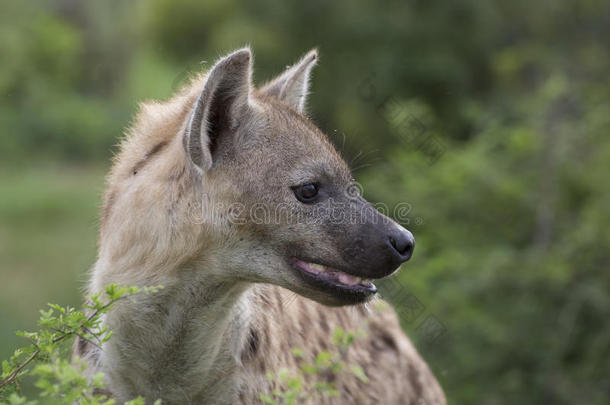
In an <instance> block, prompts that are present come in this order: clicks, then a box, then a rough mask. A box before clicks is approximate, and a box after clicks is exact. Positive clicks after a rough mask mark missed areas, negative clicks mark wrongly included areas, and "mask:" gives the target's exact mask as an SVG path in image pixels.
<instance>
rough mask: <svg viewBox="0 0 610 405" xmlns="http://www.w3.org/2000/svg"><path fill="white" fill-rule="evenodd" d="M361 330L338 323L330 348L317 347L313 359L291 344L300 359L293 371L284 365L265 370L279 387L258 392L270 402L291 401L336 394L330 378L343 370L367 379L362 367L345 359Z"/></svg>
mask: <svg viewBox="0 0 610 405" xmlns="http://www.w3.org/2000/svg"><path fill="white" fill-rule="evenodd" d="M364 334H365V332H364V331H362V330H357V331H354V332H351V331H345V330H343V328H341V327H339V326H338V327H336V328H335V329H334V331H333V335H332V340H331V341H332V345H333V349H332V350H324V351H321V352H320V353H318V354H317V355H316V356H315V357H314V358H313V359H308V354H307V353H306V352H305V351H304V350H303V349H301V348H298V347H297V348H293V349H292V355H293V356H294V357H295V358H296V359H298V360H299V361H300V364H299V369H298V371H297V373H291V372H290V371H289V370H288V369H286V368H282V369H280V370H279V371H278V372H277V374H273V373H267V379H268V380H269V381H272V382H276V383H277V385H279V386H280V387H282V388H281V389H279V388H276V389H273V390H272V391H271V393H263V394H260V396H259V397H260V399H261V400H262V401H263V402H264V403H266V404H270V405H279V404H285V405H295V404H297V403H299V401H302V400H305V399H308V398H311V397H313V396H314V395H316V394H317V395H322V396H329V397H338V396H339V390H338V389H337V387H336V385H335V383H334V380H335V377H336V376H337V375H338V374H340V373H343V372H350V373H352V374H353V375H354V376H355V377H356V378H358V379H359V380H360V381H362V382H363V383H368V381H369V379H368V377H367V376H366V374H365V372H364V370H363V369H362V367H360V366H359V365H356V364H348V363H347V362H346V357H347V353H348V350H349V348H350V346H351V345H352V343H353V342H354V341H355V340H356V339H358V338H361V337H363V336H364Z"/></svg>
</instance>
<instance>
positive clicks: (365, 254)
mask: <svg viewBox="0 0 610 405" xmlns="http://www.w3.org/2000/svg"><path fill="white" fill-rule="evenodd" d="M384 225H385V226H376V227H372V228H369V229H368V232H367V231H364V230H361V231H360V232H359V233H360V235H361V238H358V239H359V241H358V242H359V243H358V242H356V246H355V247H354V249H353V250H352V249H348V251H350V250H351V252H349V253H348V254H351V258H352V260H355V261H360V264H361V266H362V267H361V271H362V272H363V273H364V274H363V275H364V276H365V277H369V278H374V279H375V278H382V277H386V276H388V275H390V274H392V273H394V272H395V271H396V269H398V268H399V267H400V265H401V264H402V263H404V262H406V261H407V260H409V259H410V258H411V256H412V255H413V250H414V248H415V238H413V234H411V232H409V231H408V230H406V229H405V228H403V227H402V226H400V225H398V224H397V223H395V222H393V221H388V222H386V223H385V224H384ZM358 245H360V246H366V247H367V248H365V249H363V250H359V251H358V252H357V253H356V254H354V253H355V251H357V250H358V249H357V247H358Z"/></svg>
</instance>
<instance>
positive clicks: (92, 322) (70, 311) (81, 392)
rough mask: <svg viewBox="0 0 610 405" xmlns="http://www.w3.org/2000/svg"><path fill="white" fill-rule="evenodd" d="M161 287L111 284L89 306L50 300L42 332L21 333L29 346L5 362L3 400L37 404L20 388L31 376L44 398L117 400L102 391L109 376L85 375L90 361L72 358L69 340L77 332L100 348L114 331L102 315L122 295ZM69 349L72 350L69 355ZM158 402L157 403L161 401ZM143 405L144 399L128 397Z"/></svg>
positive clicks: (88, 404)
mask: <svg viewBox="0 0 610 405" xmlns="http://www.w3.org/2000/svg"><path fill="white" fill-rule="evenodd" d="M160 288H161V287H143V288H138V287H133V286H132V287H128V286H120V285H118V284H109V285H108V286H106V288H105V289H104V291H103V292H100V293H97V294H95V295H93V296H91V297H90V299H89V301H88V303H87V304H86V305H85V308H86V311H77V310H75V309H74V308H71V307H69V306H67V307H62V306H60V305H56V304H48V306H49V309H48V310H46V311H45V310H41V311H40V314H41V315H40V319H39V321H38V325H39V327H40V329H39V330H38V331H37V332H18V335H19V336H21V337H24V338H26V339H28V340H29V341H30V345H28V346H25V347H21V348H18V349H17V350H15V352H14V354H13V355H12V356H11V357H10V358H9V359H8V360H4V361H3V362H2V374H1V375H0V404H2V405H5V404H6V405H16V404H24V405H26V404H27V405H29V404H36V403H37V401H28V400H27V398H26V397H25V396H23V394H22V392H21V385H22V381H23V380H24V378H26V377H36V378H37V379H36V383H35V386H36V388H38V389H39V390H40V392H39V396H40V397H41V398H52V399H54V401H56V402H57V401H58V402H60V403H64V404H74V403H78V404H82V405H111V404H114V403H115V401H114V400H113V399H109V398H107V397H106V396H105V395H103V394H99V393H97V390H99V389H103V388H104V387H105V383H104V375H103V374H102V373H98V374H96V375H93V376H91V377H89V378H88V377H87V376H86V375H85V369H86V364H85V363H84V362H82V361H80V360H77V361H75V362H71V361H70V360H68V359H67V358H66V356H67V355H69V351H68V350H66V349H67V348H68V349H69V347H70V346H71V345H70V342H71V341H72V340H73V339H74V338H75V337H77V336H78V337H80V338H81V339H83V340H85V341H88V342H90V343H92V344H94V345H96V346H98V347H101V346H102V345H103V344H104V343H105V342H107V341H108V340H109V339H110V338H111V337H112V333H111V331H109V330H108V328H107V327H106V326H105V325H103V323H102V316H103V315H104V314H106V313H107V312H108V311H110V310H111V309H112V307H113V306H114V305H115V304H116V303H117V302H118V301H120V300H122V299H136V295H137V294H140V293H142V294H153V293H156V292H157V291H158V290H159V289H160ZM67 353H68V354H67ZM160 403H161V402H160V401H157V402H156V403H155V404H160ZM127 404H129V405H143V404H144V400H143V399H142V398H136V399H134V400H133V401H129V402H127Z"/></svg>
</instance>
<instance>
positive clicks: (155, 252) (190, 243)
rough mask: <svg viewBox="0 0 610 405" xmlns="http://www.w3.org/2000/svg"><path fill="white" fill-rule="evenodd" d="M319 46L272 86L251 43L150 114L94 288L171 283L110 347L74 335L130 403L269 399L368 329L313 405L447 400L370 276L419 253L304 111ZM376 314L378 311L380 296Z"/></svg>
mask: <svg viewBox="0 0 610 405" xmlns="http://www.w3.org/2000/svg"><path fill="white" fill-rule="evenodd" d="M316 60H317V51H316V50H313V51H311V52H309V53H308V54H307V55H306V56H305V57H304V58H302V59H301V60H300V61H299V62H297V63H296V64H295V65H294V66H292V67H290V68H288V69H286V70H285V71H284V72H283V73H282V74H281V75H279V76H278V77H277V78H275V79H274V80H272V81H270V82H269V83H268V84H266V85H264V86H262V87H261V88H255V87H254V86H253V84H252V81H251V80H252V79H251V75H252V54H251V51H250V50H249V49H248V48H245V49H241V50H238V51H236V52H233V53H231V54H229V55H228V56H225V57H224V58H222V59H220V60H219V61H218V62H217V63H216V64H215V65H214V66H213V67H212V68H211V69H210V70H209V71H208V72H207V73H204V74H201V75H200V76H198V77H196V78H194V79H193V80H192V82H191V83H190V84H189V85H187V86H185V88H184V89H182V90H181V91H180V92H179V93H178V94H177V95H176V96H174V98H172V99H171V100H170V101H168V102H163V103H147V104H144V105H142V106H141V108H140V111H139V113H138V114H137V117H136V119H135V122H134V123H133V125H132V127H131V129H130V130H129V131H128V133H127V136H126V137H125V139H124V140H123V142H122V143H121V146H120V151H119V153H118V154H117V156H116V158H115V161H114V165H113V167H112V170H111V173H110V174H109V177H108V181H107V191H106V194H105V200H104V205H103V209H102V214H101V224H100V226H101V229H100V240H99V252H98V259H97V262H96V264H95V266H94V268H93V272H92V277H91V281H90V284H89V293H91V294H93V293H96V292H98V291H100V290H102V289H103V287H104V286H105V285H106V284H109V283H120V284H126V285H137V286H151V285H162V286H164V288H163V289H162V290H161V291H160V292H158V293H156V294H152V295H147V296H142V297H140V296H138V297H137V299H135V300H125V301H122V302H120V303H119V305H117V306H116V307H115V308H114V309H113V310H112V311H111V312H110V313H109V314H107V316H106V318H105V319H104V323H105V325H106V326H108V327H109V329H110V330H112V331H113V332H114V335H113V337H112V339H110V340H109V342H108V343H106V344H105V346H104V348H103V350H102V349H99V348H98V347H97V346H95V345H94V344H92V343H91V342H87V341H84V340H81V341H78V342H77V343H76V347H75V353H76V355H77V356H78V357H80V358H82V359H84V360H85V361H86V362H87V363H88V370H89V372H91V373H96V372H98V371H103V372H104V373H105V375H106V380H107V394H108V395H110V396H111V397H113V398H115V399H116V400H117V401H118V402H123V401H126V400H128V399H132V398H134V397H136V396H142V397H144V398H145V399H146V400H147V401H149V402H152V401H153V400H155V399H162V400H163V403H164V404H238V403H239V404H256V403H261V399H260V394H263V393H270V392H272V391H273V390H274V389H280V390H282V389H283V388H285V387H282V382H281V381H280V380H278V379H276V378H269V373H272V374H275V373H277V371H278V370H280V369H282V368H285V369H287V370H289V371H290V372H291V373H293V374H294V375H298V374H299V371H298V370H299V365H300V364H301V362H302V361H303V360H302V359H299V358H298V357H297V356H295V355H294V353H292V352H291V349H293V348H301V349H302V350H303V352H304V353H306V355H311V356H315V355H316V354H318V353H320V352H322V351H327V350H332V349H333V344H332V335H333V331H334V330H335V328H336V327H341V328H342V329H343V330H346V331H355V330H359V329H360V330H364V333H363V334H362V335H363V336H361V337H360V338H358V339H356V340H355V341H354V342H353V343H352V345H351V346H350V347H349V348H348V350H347V351H345V352H344V355H345V364H350V365H352V364H353V365H359V366H360V367H361V368H362V371H363V372H364V374H365V375H366V377H368V382H363V381H362V380H361V379H359V378H357V377H356V376H355V375H354V374H353V373H351V372H349V371H345V372H344V371H341V372H337V373H335V374H332V375H326V376H315V375H314V376H307V377H306V380H305V382H306V383H308V382H310V383H312V384H313V382H315V381H316V380H315V379H316V378H322V377H324V378H325V380H324V381H331V382H332V383H333V384H334V386H335V388H336V390H337V391H338V392H339V395H338V396H331V395H327V394H328V393H326V394H325V393H319V394H316V393H315V391H314V393H309V396H306V397H304V398H303V402H304V403H311V404H330V403H346V404H347V403H350V404H351V403H355V404H372V403H375V404H445V398H444V394H443V392H442V390H441V388H440V386H439V384H438V382H437V381H436V379H435V378H434V376H433V375H432V373H431V372H430V370H429V368H428V366H427V365H426V364H425V362H424V361H423V360H422V359H421V358H420V356H419V355H418V353H417V352H416V350H415V349H414V347H413V346H412V344H411V343H410V342H409V340H408V339H407V337H406V336H405V334H404V333H403V331H402V330H401V328H400V325H399V322H398V320H397V317H396V315H395V313H394V312H393V310H392V309H391V308H390V307H389V306H388V305H373V304H372V303H369V304H366V303H367V302H369V301H370V300H371V299H372V298H373V297H375V294H376V291H377V290H376V287H375V285H374V284H373V280H374V279H379V278H382V277H386V276H388V275H390V274H392V273H394V272H395V271H396V269H397V268H398V267H399V266H400V265H401V263H403V262H405V261H406V260H408V259H409V258H410V257H411V254H412V252H413V248H414V239H413V236H412V235H411V233H409V231H407V230H406V229H404V228H402V227H401V226H400V225H398V224H397V223H395V222H394V221H392V220H390V219H389V218H387V217H385V216H383V215H382V214H381V213H379V212H378V211H377V210H375V209H374V208H373V207H372V206H371V205H370V204H369V203H368V202H367V201H365V200H364V199H363V198H362V196H361V195H360V194H359V193H358V192H357V190H356V189H355V188H354V187H353V184H354V180H353V178H352V175H351V173H350V170H349V168H348V166H347V165H346V163H345V162H344V161H343V160H342V158H341V157H340V156H339V154H338V153H337V152H336V150H335V149H334V147H333V146H332V144H331V143H330V142H329V140H328V139H327V138H326V136H325V135H324V134H323V133H322V132H321V131H320V130H319V129H318V128H317V127H316V126H315V125H314V124H313V123H312V122H311V121H310V120H309V119H308V118H306V116H305V115H304V107H305V102H306V97H307V92H308V86H309V76H310V72H311V69H312V67H313V66H314V65H315V64H316ZM376 302H378V303H379V302H381V301H380V300H379V301H376Z"/></svg>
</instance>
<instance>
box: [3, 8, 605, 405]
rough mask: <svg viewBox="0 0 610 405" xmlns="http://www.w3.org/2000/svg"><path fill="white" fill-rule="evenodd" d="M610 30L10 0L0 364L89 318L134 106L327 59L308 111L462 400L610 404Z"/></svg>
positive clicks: (565, 21)
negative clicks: (342, 165)
mask: <svg viewBox="0 0 610 405" xmlns="http://www.w3.org/2000/svg"><path fill="white" fill-rule="evenodd" d="M609 38H610V3H609V2H607V1H602V0H581V1H570V0H552V1H551V0H540V1H536V2H533V1H524V0H516V1H511V2H505V1H500V0H492V1H487V2H482V1H474V0H455V1H451V2H448V1H438V0H428V1H421V0H414V1H404V0H403V1H385V2H365V1H346V0H338V1H332V2H329V1H319V0H310V1H305V2H303V1H294V0H288V1H283V2H272V1H270V0H256V1H249V2H244V3H239V2H237V1H233V0H208V1H202V0H151V1H143V0H140V1H120V0H106V1H103V2H102V1H98V2H94V1H82V0H54V1H19V0H3V1H2V3H0V55H2V56H1V58H2V60H1V62H0V130H1V132H0V137H1V138H0V325H1V328H0V355H1V357H2V358H6V357H7V356H8V355H9V353H10V352H11V351H12V350H13V349H14V348H15V347H17V346H18V345H19V344H20V343H23V342H21V341H20V338H17V337H16V336H14V330H16V329H32V328H34V327H35V320H36V319H37V315H38V314H37V310H38V309H39V308H42V307H43V306H44V305H45V304H46V303H47V302H57V303H60V304H69V303H71V304H73V305H79V302H80V294H81V291H82V289H83V286H84V284H85V281H86V279H87V269H88V268H89V267H90V266H91V265H92V263H93V262H94V261H95V248H96V246H95V243H96V232H97V211H98V208H99V206H100V195H101V192H102V189H103V176H104V173H105V171H106V170H107V169H108V167H109V162H110V157H111V155H112V153H113V151H114V150H115V148H114V146H113V145H115V144H116V142H117V140H118V139H119V137H120V136H121V133H122V131H123V129H124V128H125V127H126V126H127V125H128V124H129V122H130V119H131V117H132V115H133V113H134V111H135V109H136V107H137V102H139V101H141V100H144V99H151V98H165V97H168V96H169V95H171V94H172V93H173V92H174V91H175V90H176V89H177V88H178V87H179V86H180V85H181V84H182V83H184V82H185V80H187V78H188V77H189V75H190V74H191V73H192V72H197V71H199V70H201V69H205V68H206V66H210V63H212V62H213V61H214V60H215V59H216V58H217V57H218V56H220V55H222V54H224V53H226V52H228V51H231V50H233V49H235V48H237V47H240V46H243V45H244V44H249V45H251V46H252V48H253V50H254V52H255V57H256V61H255V80H256V81H257V82H258V83H262V82H263V81H264V80H267V79H269V78H271V77H272V76H273V75H275V74H276V73H278V72H280V71H281V70H282V69H283V68H284V66H286V65H288V64H290V63H291V62H293V61H295V60H296V59H297V58H298V57H299V56H300V55H302V54H303V53H304V52H305V51H307V50H308V49H310V48H312V47H318V48H319V50H320V55H321V56H320V66H318V67H317V68H316V71H315V72H314V78H313V88H312V95H311V98H310V114H311V116H312V118H313V119H314V121H315V122H316V123H317V124H318V125H319V126H320V127H321V128H322V129H323V130H324V131H325V132H327V133H328V134H329V135H330V136H331V138H332V139H333V141H334V142H335V144H336V145H337V146H338V147H339V148H340V149H341V151H342V153H343V154H344V156H345V157H346V159H347V160H348V161H349V162H351V164H352V166H353V167H354V168H355V169H356V170H355V174H356V178H357V180H358V181H360V182H361V183H362V185H363V189H364V195H365V197H366V198H368V199H369V200H371V201H374V202H384V203H387V204H388V205H389V207H390V209H393V208H394V207H398V208H399V209H402V211H400V212H399V211H396V213H395V216H397V217H398V219H399V220H401V222H403V223H404V224H405V225H406V226H407V227H409V228H410V229H411V230H412V231H413V233H414V234H415V236H416V239H417V249H416V253H415V256H414V258H413V260H412V261H411V262H410V263H409V264H408V265H407V266H405V268H404V269H403V271H402V272H401V273H400V274H399V276H398V279H397V280H394V282H393V283H392V284H388V283H386V285H384V292H385V295H386V297H388V299H389V300H391V301H392V302H394V303H395V304H396V305H397V307H398V310H399V313H400V314H401V317H402V322H403V324H404V326H405V328H406V330H407V331H408V332H409V334H410V335H411V336H412V338H413V340H414V341H415V343H416V345H417V346H418V348H419V349H420V351H421V352H422V354H423V356H424V357H425V358H426V360H427V361H428V362H429V364H430V366H431V367H432V369H433V370H434V372H435V373H436V374H437V376H438V378H439V379H440V381H441V383H442V385H443V387H444V388H445V390H446V393H447V395H448V397H449V399H450V402H451V403H453V404H479V403H480V404H515V403H520V404H523V405H525V404H540V403H554V404H581V403H586V404H607V403H609V402H608V401H609V397H610V322H608V321H609V320H610V298H609V295H610V294H609V290H610V210H609V208H610V187H609V186H610V80H609V79H608V78H609V76H610V41H609ZM202 60H205V61H207V63H201V61H202ZM390 212H394V211H390Z"/></svg>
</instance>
